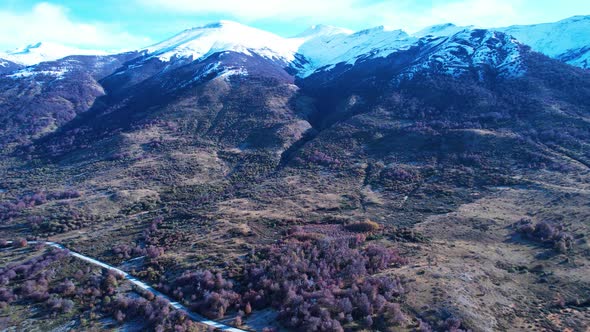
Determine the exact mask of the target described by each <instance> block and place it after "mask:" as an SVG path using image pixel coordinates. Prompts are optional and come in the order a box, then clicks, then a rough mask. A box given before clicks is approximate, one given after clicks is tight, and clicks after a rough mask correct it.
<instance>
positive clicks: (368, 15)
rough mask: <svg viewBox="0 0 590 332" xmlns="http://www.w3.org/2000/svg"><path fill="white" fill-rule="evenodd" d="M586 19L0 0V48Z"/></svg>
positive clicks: (406, 1)
mask: <svg viewBox="0 0 590 332" xmlns="http://www.w3.org/2000/svg"><path fill="white" fill-rule="evenodd" d="M573 15H590V1H582V0H561V1H555V0H495V1H492V0H54V1H51V0H47V1H37V0H0V29H2V30H1V31H2V33H1V34H0V50H7V49H12V48H16V47H20V46H24V45H27V44H32V43H35V42H37V41H50V42H56V43H62V44H67V45H69V46H77V47H82V48H91V49H107V50H118V49H134V48H139V47H143V46H147V45H150V44H152V43H155V42H157V41H160V40H163V39H166V38H168V37H170V36H171V35H173V34H175V33H177V32H180V31H181V30H184V29H186V28H190V27H194V26H199V25H203V24H206V23H210V22H213V21H218V20H221V19H226V20H234V21H238V22H241V23H244V24H247V25H251V26H254V27H257V28H261V29H265V30H269V31H272V32H274V33H277V34H279V35H283V36H291V35H295V34H297V33H299V32H301V31H303V30H305V29H306V28H307V27H309V26H310V25H313V24H319V23H322V24H329V25H335V26H341V27H345V28H349V29H352V30H361V29H365V28H369V27H374V26H378V25H385V26H388V27H391V28H401V29H404V30H406V31H409V32H412V31H417V30H419V29H421V28H424V27H426V26H429V25H433V24H439V23H446V22H453V23H456V24H459V25H477V26H481V27H492V26H493V27H500V26H507V25H512V24H533V23H542V22H553V21H557V20H560V19H563V18H566V17H570V16H573Z"/></svg>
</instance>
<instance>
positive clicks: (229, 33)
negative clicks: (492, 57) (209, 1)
mask: <svg viewBox="0 0 590 332" xmlns="http://www.w3.org/2000/svg"><path fill="white" fill-rule="evenodd" d="M476 29H477V28H475V27H473V26H468V27H461V26H456V25H454V24H451V23H447V24H441V25H435V26H432V27H428V28H426V29H423V30H421V31H419V32H416V33H414V34H408V33H406V32H404V31H402V30H388V29H387V28H385V27H383V26H380V27H376V28H372V29H367V30H363V31H359V32H353V31H350V30H347V29H343V28H337V27H331V26H325V25H317V26H313V27H311V28H309V29H308V30H306V31H305V32H303V33H301V34H299V35H297V36H295V37H292V38H283V37H279V36H277V35H274V34H272V33H270V32H266V31H261V30H258V29H254V28H251V27H248V26H244V25H241V24H239V23H235V22H230V21H221V22H218V23H214V24H209V25H206V26H203V27H199V28H193V29H189V30H185V31H183V32H181V33H180V34H178V35H176V36H174V37H172V38H170V39H168V40H166V41H163V42H161V43H158V44H155V45H152V46H150V47H147V48H145V49H143V50H139V51H144V52H146V53H147V54H150V55H151V56H152V57H157V58H159V59H161V60H165V61H169V60H170V59H171V58H173V57H174V58H188V57H192V58H193V59H195V60H196V59H198V58H202V57H206V56H207V55H209V54H213V53H215V52H220V51H234V52H243V53H247V52H249V51H250V50H252V51H254V52H256V53H258V54H260V55H262V56H265V57H269V58H275V59H277V60H282V61H284V62H285V63H293V64H294V65H295V66H296V65H300V66H301V68H300V69H301V70H300V72H299V74H300V75H302V76H305V75H309V74H311V73H313V72H314V71H315V70H318V69H320V68H326V67H329V66H334V65H336V64H339V63H354V62H355V61H357V60H359V59H363V58H367V57H384V56H387V55H389V54H391V53H394V52H397V51H400V50H405V49H408V48H409V47H411V46H414V45H417V44H418V43H419V42H420V41H421V40H422V41H423V40H424V38H425V37H426V38H437V37H447V38H448V37H451V36H453V35H455V34H457V33H462V32H463V33H464V32H465V31H470V30H476ZM487 30H489V31H499V32H503V33H506V34H507V35H510V36H512V37H514V38H515V39H516V40H517V41H518V42H519V43H522V44H526V45H529V46H531V47H532V49H533V50H535V51H538V52H541V53H543V54H545V55H547V56H550V57H552V58H555V59H558V60H562V61H564V62H566V63H568V64H571V65H574V66H578V67H582V68H589V67H590V62H589V61H590V60H589V59H590V46H589V45H590V34H588V33H587V32H588V31H590V16H574V17H571V18H568V19H565V20H562V21H559V22H555V23H545V24H535V25H520V26H510V27H506V28H490V29H487ZM106 54H107V52H104V51H95V50H85V49H77V48H72V47H67V46H63V45H59V44H55V43H46V42H40V43H37V44H35V45H29V46H26V47H24V48H21V49H17V50H13V51H9V52H5V53H0V58H2V59H4V60H8V61H11V62H14V63H17V64H20V65H25V66H29V65H35V64H38V63H40V62H46V61H54V60H58V59H61V58H64V57H66V56H70V55H106ZM301 61H304V62H305V63H298V62H301Z"/></svg>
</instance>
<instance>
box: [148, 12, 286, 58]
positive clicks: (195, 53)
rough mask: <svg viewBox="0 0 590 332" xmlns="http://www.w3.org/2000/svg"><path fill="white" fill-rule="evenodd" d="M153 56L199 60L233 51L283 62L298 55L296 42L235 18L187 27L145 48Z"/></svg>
mask: <svg viewBox="0 0 590 332" xmlns="http://www.w3.org/2000/svg"><path fill="white" fill-rule="evenodd" d="M145 51H147V52H148V54H149V55H150V56H151V58H154V57H155V58H158V59H160V60H162V61H170V60H171V59H173V58H192V59H193V60H197V59H200V58H204V57H207V56H208V55H211V54H214V53H218V52H224V51H232V52H238V53H244V54H247V55H252V53H256V54H258V55H260V56H262V57H265V58H269V59H274V60H280V61H283V62H289V61H293V60H294V59H295V52H296V45H295V44H294V43H293V42H289V40H287V39H285V38H282V37H279V36H277V35H275V34H273V33H270V32H267V31H263V30H259V29H255V28H252V27H249V26H246V25H242V24H240V23H236V22H232V21H219V22H216V23H212V24H208V25H205V26H202V27H197V28H192V29H188V30H185V31H183V32H181V33H179V34H177V35H176V36H174V37H172V38H170V39H168V40H165V41H163V42H161V43H158V44H155V45H152V46H150V47H148V48H146V49H145Z"/></svg>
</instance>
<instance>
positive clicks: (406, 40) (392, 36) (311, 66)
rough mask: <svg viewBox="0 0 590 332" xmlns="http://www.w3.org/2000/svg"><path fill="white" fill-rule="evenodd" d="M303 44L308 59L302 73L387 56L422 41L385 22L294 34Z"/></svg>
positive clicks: (303, 50) (303, 54)
mask: <svg viewBox="0 0 590 332" xmlns="http://www.w3.org/2000/svg"><path fill="white" fill-rule="evenodd" d="M293 40H295V41H297V42H298V44H299V47H298V53H300V54H301V55H302V56H303V57H305V58H306V59H307V61H308V63H307V65H306V66H305V68H304V70H302V71H301V72H300V73H299V75H300V76H308V75H310V74H312V73H313V72H315V71H316V70H318V69H324V70H325V69H329V68H330V67H333V66H335V65H337V64H339V63H347V64H354V63H355V62H356V61H357V60H359V59H363V58H375V57H384V56H387V55H389V54H391V53H393V52H396V51H399V50H404V49H407V48H408V47H410V46H411V45H412V44H414V43H416V42H417V41H418V39H417V38H414V37H412V36H410V35H408V34H407V33H405V32H404V31H402V30H390V29H387V28H385V27H383V26H379V27H376V28H372V29H367V30H362V31H359V32H355V33H352V32H350V31H347V30H344V29H339V28H333V27H331V28H329V29H328V28H325V27H323V28H320V29H315V31H314V30H308V31H307V32H305V33H304V34H302V35H300V36H298V37H296V38H293Z"/></svg>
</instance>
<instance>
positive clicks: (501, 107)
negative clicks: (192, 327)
mask: <svg viewBox="0 0 590 332" xmlns="http://www.w3.org/2000/svg"><path fill="white" fill-rule="evenodd" d="M243 29H245V28H243V27H242V26H237V25H235V24H233V23H225V22H222V23H220V24H214V25H209V26H206V27H201V28H196V29H192V30H188V31H185V32H183V33H181V34H180V35H178V36H176V37H173V38H172V39H171V40H169V41H166V42H163V43H161V44H158V45H156V46H154V47H153V48H148V49H146V50H143V51H142V52H138V53H132V54H124V55H116V56H99V57H93V56H74V57H67V58H64V59H60V60H58V61H54V62H44V63H41V64H38V65H36V66H32V67H27V68H24V69H21V70H18V71H16V72H14V73H10V74H8V75H4V76H2V77H1V78H0V89H1V91H2V92H1V93H0V126H1V127H2V128H7V130H6V131H3V132H2V133H1V134H0V135H3V136H0V137H2V139H3V140H5V141H7V142H8V143H7V145H8V144H12V145H17V144H19V145H18V146H17V147H18V148H17V149H15V150H14V151H15V153H11V154H9V153H6V154H5V155H3V157H4V158H2V162H0V171H1V173H2V174H8V176H5V177H1V178H0V189H1V190H0V199H2V200H3V201H2V204H0V228H1V229H2V232H1V233H2V236H3V237H11V238H19V237H40V238H50V239H53V238H59V239H60V243H61V242H63V243H67V245H68V247H71V248H72V249H75V250H76V251H77V252H81V253H84V254H86V255H89V256H92V257H97V259H100V260H102V261H105V262H108V263H109V264H111V265H113V266H115V265H119V264H120V265H121V266H123V267H122V268H128V269H130V270H131V269H134V270H135V273H134V275H136V276H137V277H138V278H141V279H142V280H149V281H150V282H151V283H153V284H154V285H156V287H157V288H158V290H159V291H162V292H163V293H166V294H167V295H169V296H171V297H174V298H175V299H177V300H178V301H181V302H183V303H184V301H187V303H190V304H191V309H193V308H194V309H195V310H199V311H203V313H205V314H208V315H211V316H217V317H219V318H221V319H223V318H227V317H228V316H229V315H233V314H234V313H235V312H236V311H238V310H241V308H244V310H247V311H250V310H252V312H251V313H249V314H248V315H245V316H244V319H245V320H250V321H251V320H254V321H256V320H266V321H264V322H263V323H260V326H258V325H257V326H252V329H253V330H262V328H263V327H264V326H266V325H273V326H275V325H276V324H281V326H280V327H283V328H288V327H292V328H293V329H294V330H306V331H307V330H310V331H312V330H316V331H342V330H343V329H346V330H351V331H363V330H369V329H375V330H377V329H378V330H386V329H387V328H390V327H393V328H394V329H397V328H399V329H400V330H418V329H420V330H427V331H428V330H429V329H430V327H429V326H430V325H431V326H432V328H433V329H434V330H437V331H438V330H440V331H448V330H473V331H478V332H480V331H481V332H483V331H496V330H498V331H504V330H511V329H514V328H515V326H516V328H517V329H523V330H525V329H527V328H528V329H537V330H566V329H571V330H583V328H585V326H587V325H588V324H587V323H588V317H586V316H584V315H583V310H584V307H585V306H587V303H588V299H590V293H589V292H588V290H589V289H590V275H589V274H588V273H587V266H588V264H590V260H589V258H588V243H587V241H586V239H585V235H584V234H588V231H589V230H590V225H588V222H587V220H590V219H589V217H590V209H588V201H590V185H589V184H590V106H589V104H588V100H589V99H590V74H589V73H588V71H587V70H584V69H580V68H576V67H573V66H570V65H567V64H564V63H562V62H560V61H558V60H555V59H551V58H549V57H547V56H545V55H543V54H541V53H537V52H534V51H532V50H531V48H530V47H528V46H526V45H524V44H521V43H519V42H518V40H517V39H515V38H514V37H513V36H511V35H509V34H506V33H503V32H500V31H494V30H485V29H475V28H467V29H463V28H458V27H455V26H449V25H444V26H438V27H431V28H429V29H427V30H425V31H423V32H421V33H419V34H417V35H414V36H409V35H407V34H405V33H404V32H402V31H390V30H387V29H386V28H383V27H380V28H376V29H369V30H365V31H362V32H358V33H352V32H350V31H347V30H343V29H338V28H333V27H326V26H319V27H315V28H314V29H311V30H309V31H307V32H305V33H304V34H302V35H300V36H297V37H294V38H293V39H284V38H280V37H276V36H269V35H267V34H265V33H261V32H260V31H258V30H249V32H247V33H246V35H251V36H254V37H253V38H262V37H268V38H269V40H270V43H269V44H268V45H265V44H264V43H262V41H258V40H255V41H252V40H250V39H241V38H240V37H239V36H240V35H239V34H238V32H239V31H241V30H243ZM4 151H9V152H10V151H13V150H10V149H5V150H4ZM525 218H526V219H525ZM528 219H531V221H530V222H529V221H527V220H528ZM367 220H368V221H367ZM533 222H534V223H537V225H543V223H544V222H545V223H547V224H549V223H551V225H550V226H546V227H545V229H546V230H547V233H550V234H549V235H550V238H547V237H546V238H543V239H541V241H536V240H535V238H532V237H530V238H529V237H526V236H525V235H522V232H520V231H521V230H522V229H524V228H523V227H522V226H527V225H528V226H530V227H532V226H531V223H533ZM530 227H529V228H530ZM533 229H534V227H533ZM539 229H541V226H539ZM529 233H531V234H533V235H534V233H535V231H534V230H533V231H530V232H529ZM569 234H571V235H569ZM549 240H550V241H554V240H556V241H555V242H556V243H552V242H550V241H549ZM562 240H563V241H562ZM285 241H286V242H287V243H293V244H294V245H293V246H292V247H286V248H285V247H281V246H282V244H283V243H285ZM290 241H293V242H290ZM560 241H561V242H560ZM316 243H317V248H316V247H313V246H312V247H310V250H309V252H308V253H307V252H306V251H301V250H300V249H301V248H304V247H306V246H309V245H311V244H316ZM333 245H335V246H336V247H334V250H333V253H332V251H330V252H328V251H325V250H324V249H322V248H332V246H333ZM340 245H344V246H345V247H346V246H351V247H357V246H358V247H363V248H366V249H367V257H368V258H369V259H370V260H371V261H373V262H375V264H378V265H381V266H382V267H383V269H381V268H379V269H376V270H374V271H373V272H379V274H373V275H367V274H366V273H365V274H360V275H359V274H358V273H359V271H360V272H363V271H365V270H367V267H366V265H364V264H360V265H359V264H358V262H357V260H358V258H355V257H348V256H352V255H351V254H353V253H354V251H350V250H345V251H342V250H339V249H338V248H340V247H338V246H340ZM291 249H294V250H291ZM316 249H318V250H316ZM386 249H387V250H386ZM389 249H392V250H393V249H395V250H399V252H397V251H389ZM325 253H329V255H334V256H339V257H338V258H339V259H343V260H338V261H337V263H338V264H329V265H326V261H325V260H316V262H317V264H315V263H314V264H306V262H307V256H311V257H319V256H326V255H325ZM146 254H147V256H145V255H146ZM269 255H270V256H269ZM274 255H276V258H277V259H276V260H274V259H273V260H272V261H269V260H268V257H272V256H274ZM388 256H394V257H398V256H401V257H402V258H404V257H409V261H410V262H411V264H403V262H404V261H405V259H399V263H396V264H390V263H387V262H388V260H387V257H388ZM349 258H350V260H349ZM314 259H315V258H314ZM259 260H262V263H263V266H264V267H266V266H269V265H270V266H271V267H273V266H276V269H272V270H268V269H259V268H258V265H256V266H254V267H253V268H251V269H250V268H249V267H248V268H247V269H246V270H245V269H244V266H245V265H250V263H251V262H252V261H254V262H257V263H258V262H260V261H259ZM307 265H309V268H307V267H306V266H307ZM318 266H319V268H318ZM326 266H327V267H326ZM300 267H301V268H304V270H299V268H300ZM282 268H287V269H290V270H288V271H295V273H293V274H289V276H295V277H296V278H295V279H296V281H297V282H299V281H300V282H301V284H305V285H306V287H305V288H304V289H305V293H301V292H300V291H301V289H299V288H298V287H299V285H296V284H294V283H291V282H290V281H285V282H276V280H277V279H276V278H277V275H278V276H282V275H283V273H281V271H283V270H281V269H282ZM316 270H317V271H323V272H322V273H321V274H317V273H316V272H315V271H316ZM194 271H213V272H214V273H208V272H204V273H202V274H203V275H204V276H203V277H200V275H201V273H200V272H194ZM268 271H271V272H268ZM273 271H274V272H273ZM300 271H303V272H305V273H300ZM308 272H309V274H308ZM324 272H325V273H324ZM525 272H526V273H525ZM217 273H219V274H217ZM310 276H316V277H310ZM333 276H337V277H338V278H339V277H341V278H342V279H340V280H337V278H336V279H334V278H333ZM387 276H390V277H391V278H392V279H384V278H385V277H387ZM299 277H301V279H299ZM398 277H399V278H398ZM199 278H202V279H199ZM251 278H258V279H255V280H258V281H259V282H257V283H251V282H250V280H251ZM349 279H350V280H358V281H359V282H362V284H359V285H358V286H357V285H356V284H355V285H353V286H349V285H347V283H348V282H349ZM226 280H231V282H230V281H226ZM205 284H209V285H211V289H212V290H214V291H211V292H202V293H203V294H205V295H204V296H200V295H198V296H197V294H201V293H195V288H199V287H196V286H195V285H205ZM258 284H262V285H265V286H264V288H255V287H258ZM316 286H318V287H320V286H321V287H324V288H321V287H320V288H315V287H316ZM406 286H407V287H406ZM208 287H209V286H208ZM402 287H403V288H402ZM328 288H329V291H326V290H328ZM207 290H209V288H207ZM267 290H268V291H269V292H267ZM308 290H309V292H308ZM361 290H362V293H359V292H360V291H361ZM557 290H559V294H556V291H557ZM235 292H243V295H244V296H243V297H241V295H240V296H238V295H237V294H236V293H235ZM269 294H270V295H269ZM355 294H356V295H355ZM358 294H360V295H358ZM341 296H350V297H351V299H352V300H350V299H348V298H340V297H341ZM240 298H242V299H244V301H243V302H244V303H238V302H237V301H239V300H236V299H240ZM369 298H370V299H369ZM556 298H557V301H556ZM201 299H205V300H204V301H201ZM384 299H386V300H387V301H390V300H391V301H395V303H393V302H392V303H391V304H389V303H388V304H387V305H386V304H385V303H386V302H384ZM556 302H558V303H557V304H558V305H556ZM93 303H94V302H93ZM229 303H233V304H232V305H230V304H229ZM563 307H566V309H564V308H563ZM246 308H248V309H246ZM211 309H212V310H211ZM223 316H225V317H223ZM384 316H387V317H390V318H392V319H388V320H387V321H385V322H386V323H384V320H382V319H380V317H384ZM239 317H241V316H239ZM373 320H374V321H373ZM390 321H391V322H393V323H391V324H390V323H389V322H390ZM425 322H428V324H429V325H428V326H427V325H426V323H425ZM304 323H305V325H303V324H304ZM246 324H251V323H250V322H249V321H246ZM385 325H388V326H385Z"/></svg>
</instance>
